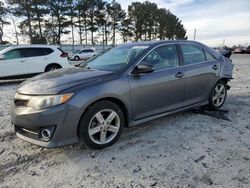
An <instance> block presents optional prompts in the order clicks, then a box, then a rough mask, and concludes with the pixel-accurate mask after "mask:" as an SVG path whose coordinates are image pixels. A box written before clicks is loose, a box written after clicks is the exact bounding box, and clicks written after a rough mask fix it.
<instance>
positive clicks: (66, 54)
mask: <svg viewBox="0 0 250 188" xmlns="http://www.w3.org/2000/svg"><path fill="white" fill-rule="evenodd" d="M60 57H68V53H66V52H62V54H61V55H60Z"/></svg>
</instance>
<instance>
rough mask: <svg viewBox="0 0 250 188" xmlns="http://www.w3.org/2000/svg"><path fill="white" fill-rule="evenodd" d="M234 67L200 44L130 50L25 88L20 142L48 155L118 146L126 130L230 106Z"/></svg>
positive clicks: (16, 118) (19, 97) (18, 105)
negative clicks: (56, 150)
mask: <svg viewBox="0 0 250 188" xmlns="http://www.w3.org/2000/svg"><path fill="white" fill-rule="evenodd" d="M232 70H233V64H232V61H231V60H230V59H228V58H226V57H224V56H222V55H221V54H219V53H217V52H216V51H214V50H212V49H211V48H209V47H207V46H205V45H203V44H201V43H198V42H194V41H185V40H183V41H182V40H180V41H154V42H141V43H130V44H125V45H121V46H118V47H115V48H113V49H112V50H110V51H108V52H107V53H105V54H102V55H100V56H96V57H95V58H92V59H91V60H89V61H87V62H85V63H84V64H82V65H81V66H79V67H74V68H68V69H61V70H57V71H54V72H49V73H45V74H41V75H39V76H36V77H33V78H31V79H28V80H26V81H25V82H24V83H22V84H21V85H20V86H19V87H18V89H17V91H16V94H15V96H14V98H13V101H12V107H11V115H12V122H13V124H14V127H15V132H16V135H17V136H18V137H20V138H22V139H24V140H26V141H29V142H31V143H34V144H37V145H40V146H44V147H50V148H51V147H58V146H63V145H67V144H73V143H77V142H79V141H83V142H84V143H85V144H87V145H88V146H89V147H92V148H98V149H100V148H104V147H107V146H110V145H111V144H113V143H114V142H115V141H116V140H117V139H118V138H119V136H120V135H121V133H122V130H123V127H124V126H133V125H137V124H140V123H143V122H146V121H149V120H153V119H156V118H159V117H163V116H166V115H169V114H172V113H175V112H179V111H183V110H188V109H192V108H195V107H202V106H206V108H207V109H211V110H218V109H219V108H220V107H221V106H222V105H223V103H224V102H225V99H226V95H227V90H228V89H229V88H230V87H229V86H228V81H230V79H232Z"/></svg>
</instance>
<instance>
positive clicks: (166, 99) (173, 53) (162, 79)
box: [129, 45, 184, 120]
mask: <svg viewBox="0 0 250 188" xmlns="http://www.w3.org/2000/svg"><path fill="white" fill-rule="evenodd" d="M141 64H150V65H153V67H154V70H155V71H154V72H151V73H145V74H141V75H129V83H130V88H131V103H132V109H133V119H134V120H139V119H142V118H145V117H149V116H152V115H157V114H160V113H163V112H167V111H171V110H174V109H177V108H179V107H181V106H182V105H183V98H184V77H183V76H184V74H183V72H184V69H183V68H182V67H179V59H178V53H177V48H176V46H175V45H163V46H160V47H157V48H156V49H154V50H153V51H151V52H150V53H149V54H148V55H147V56H146V57H145V58H144V59H143V60H142V61H141Z"/></svg>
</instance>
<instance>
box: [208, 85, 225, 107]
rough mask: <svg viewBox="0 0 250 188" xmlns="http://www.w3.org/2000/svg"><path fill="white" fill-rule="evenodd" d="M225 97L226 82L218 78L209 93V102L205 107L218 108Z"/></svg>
mask: <svg viewBox="0 0 250 188" xmlns="http://www.w3.org/2000/svg"><path fill="white" fill-rule="evenodd" d="M226 97H227V84H226V83H225V82H224V81H222V80H220V81H218V82H217V83H216V84H215V86H214V88H213V89H212V91H211V93H210V95H209V103H208V105H207V108H208V109H209V110H214V111H216V110H219V109H220V108H221V107H222V106H223V104H224V102H225V100H226Z"/></svg>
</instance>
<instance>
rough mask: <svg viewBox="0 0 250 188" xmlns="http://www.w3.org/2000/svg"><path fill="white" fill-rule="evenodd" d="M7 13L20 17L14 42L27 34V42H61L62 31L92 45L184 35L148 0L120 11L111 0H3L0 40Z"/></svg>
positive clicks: (166, 13)
mask: <svg viewBox="0 0 250 188" xmlns="http://www.w3.org/2000/svg"><path fill="white" fill-rule="evenodd" d="M7 16H8V18H10V17H16V18H18V19H20V20H21V21H20V22H19V23H18V25H17V27H18V28H19V33H17V32H16V31H15V32H16V33H15V36H16V38H17V41H18V36H28V37H29V41H30V43H31V44H41V43H42V44H47V43H50V44H61V42H62V36H63V35H65V34H66V35H70V36H71V37H70V40H72V44H75V43H76V41H80V44H88V41H91V44H92V45H94V44H96V43H99V44H106V45H107V44H109V43H112V44H115V43H116V37H117V35H119V36H121V37H122V40H123V42H124V43H126V42H127V41H144V40H155V39H160V40H164V39H186V38H187V37H186V30H185V28H184V26H183V24H182V23H181V20H180V19H179V18H178V17H177V16H175V15H174V14H173V13H171V11H170V10H168V9H165V8H158V6H157V4H155V3H152V2H149V1H146V2H143V3H141V2H132V3H131V4H130V5H129V6H128V9H127V10H124V9H122V7H121V5H120V4H119V3H118V2H116V1H115V0H113V1H112V2H107V1H105V0H6V1H5V2H4V3H3V2H0V43H4V42H5V41H3V35H4V29H3V28H4V26H5V25H7V24H10V22H9V20H7V19H6V17H7ZM13 23H14V21H13ZM14 24H15V23H14ZM76 33H78V35H77V36H75V35H76ZM78 37H79V38H78ZM77 38H78V39H77Z"/></svg>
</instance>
